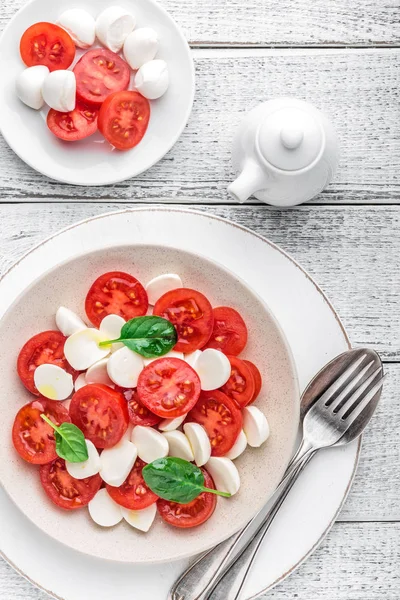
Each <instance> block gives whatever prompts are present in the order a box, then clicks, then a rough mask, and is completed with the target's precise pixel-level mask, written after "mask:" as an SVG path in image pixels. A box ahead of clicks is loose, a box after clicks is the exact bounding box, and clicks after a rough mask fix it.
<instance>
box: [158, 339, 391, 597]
mask: <svg viewBox="0 0 400 600" xmlns="http://www.w3.org/2000/svg"><path fill="white" fill-rule="evenodd" d="M336 364H337V365H340V370H339V366H336V373H335V369H334V368H332V365H336ZM343 365H345V368H344V367H343ZM377 365H378V366H377ZM343 369H344V370H343ZM325 373H329V374H330V377H328V388H327V389H326V386H325V388H323V389H325V390H326V391H323V392H321V385H322V383H323V382H324V381H325V383H326V379H327V377H326V376H325V378H324V375H325ZM378 377H379V378H378ZM383 380H384V377H382V364H381V361H380V358H379V356H378V355H377V354H376V353H375V352H374V351H372V350H352V351H350V352H347V353H344V354H343V355H341V356H340V357H337V358H336V359H335V360H334V361H332V362H331V363H329V365H327V366H326V367H325V368H324V369H323V370H322V371H321V372H320V373H319V374H318V375H317V376H316V377H315V378H314V379H313V381H312V382H311V383H310V384H309V386H308V387H307V389H306V391H305V392H304V394H303V397H302V402H303V404H304V399H307V403H308V405H307V408H306V412H305V414H304V420H303V440H302V443H301V444H300V447H299V450H298V451H297V452H296V454H295V456H294V457H293V460H292V461H291V463H290V464H289V467H288V469H287V471H286V473H285V476H284V479H283V480H282V482H281V485H280V486H279V488H280V493H279V494H278V496H277V497H276V499H275V501H274V503H273V505H272V506H271V507H270V506H269V505H266V506H265V507H264V508H263V509H262V510H261V511H260V513H259V514H258V515H257V516H256V517H255V518H254V519H253V520H252V521H250V523H249V524H248V525H247V526H246V527H245V528H244V529H243V530H242V531H240V532H239V533H238V534H236V535H235V536H233V537H232V538H230V539H229V540H228V541H227V542H223V543H222V544H219V545H218V546H217V547H216V548H214V549H213V550H210V551H209V552H208V553H206V554H205V555H203V556H202V557H201V558H200V559H198V560H197V561H196V562H195V563H194V564H193V565H192V566H191V567H189V569H188V570H187V571H186V572H185V573H184V574H183V575H182V576H181V578H180V579H179V580H178V581H177V582H176V583H175V585H174V586H173V588H172V589H171V591H170V595H169V599H170V600H206V599H207V598H212V600H236V599H237V598H238V597H239V595H240V593H241V590H242V589H243V585H244V582H245V580H246V578H247V575H248V573H249V570H250V568H251V565H252V564H253V561H254V559H255V556H256V554H257V552H258V550H259V548H260V546H261V542H262V540H263V538H264V536H265V534H266V532H267V530H268V528H269V526H270V525H271V523H272V520H273V518H274V517H275V515H276V513H277V512H278V509H279V507H280V506H281V504H282V502H283V500H284V499H285V497H286V495H287V494H288V492H289V490H290V488H291V487H292V485H293V484H294V482H295V480H296V479H297V477H298V476H299V474H300V473H301V471H302V470H303V468H304V467H305V465H306V464H307V463H308V462H309V460H310V459H311V458H312V456H313V455H314V454H315V452H317V451H318V450H319V449H322V448H326V447H330V446H334V445H342V444H343V443H349V442H350V441H352V440H353V439H355V438H356V437H358V436H359V435H360V434H361V433H362V431H363V429H364V428H365V426H366V424H367V423H368V422H369V420H370V418H371V416H372V413H373V410H371V405H373V401H374V400H376V398H377V395H378V394H379V392H380V390H381V388H382V385H383ZM318 382H320V383H319V388H320V389H318ZM321 382H322V383H321ZM310 390H312V394H313V397H311V398H310ZM376 403H377V402H376ZM376 403H375V405H376ZM373 408H375V406H374V407H373ZM243 553H244V559H243V560H241V559H240V557H241V555H242V554H243ZM232 565H233V568H232V576H230V575H231V573H229V572H228V573H227V571H228V570H229V569H230V568H231V567H232ZM225 573H227V575H226V576H224V575H225ZM222 578H223V579H222ZM221 580H222V581H221ZM219 582H221V583H219ZM213 590H215V592H214V593H212V594H211V592H213ZM210 594H211V596H210Z"/></svg>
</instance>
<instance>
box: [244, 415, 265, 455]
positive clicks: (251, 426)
mask: <svg viewBox="0 0 400 600" xmlns="http://www.w3.org/2000/svg"><path fill="white" fill-rule="evenodd" d="M243 430H244V432H245V434H246V438H247V442H248V444H249V446H251V447H252V448H259V447H260V446H261V445H262V444H263V443H264V442H265V441H267V439H268V438H269V425H268V421H267V417H266V416H265V415H264V413H262V412H261V410H260V409H259V408H257V407H256V406H246V407H245V408H244V409H243Z"/></svg>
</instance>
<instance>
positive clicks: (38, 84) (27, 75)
mask: <svg viewBox="0 0 400 600" xmlns="http://www.w3.org/2000/svg"><path fill="white" fill-rule="evenodd" d="M49 73H50V71H49V69H48V68H47V67H45V66H44V65H36V66H35V67H29V68H28V69H25V70H24V71H22V73H20V74H19V75H18V77H17V83H16V90H17V96H18V98H19V99H20V100H21V102H23V103H24V104H26V105H27V106H29V107H30V108H34V109H35V110H39V109H41V108H42V106H44V99H43V94H42V87H43V83H44V80H45V79H46V77H47V76H48V74H49Z"/></svg>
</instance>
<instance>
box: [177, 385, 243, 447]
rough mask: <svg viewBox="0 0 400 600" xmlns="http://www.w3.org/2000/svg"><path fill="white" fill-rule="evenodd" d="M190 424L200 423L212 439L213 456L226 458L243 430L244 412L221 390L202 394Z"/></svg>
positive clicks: (190, 417)
mask: <svg viewBox="0 0 400 600" xmlns="http://www.w3.org/2000/svg"><path fill="white" fill-rule="evenodd" d="M186 421H187V422H188V423H190V422H195V423H200V425H202V426H203V427H204V429H205V430H206V431H207V434H208V437H209V438H210V442H211V448H212V455H213V456H225V454H226V453H227V452H229V450H230V449H231V448H232V446H233V444H234V443H235V442H236V440H237V437H238V435H239V433H240V431H241V429H242V424H243V418H242V412H241V410H240V408H239V407H238V405H237V404H236V402H235V401H234V400H232V398H229V397H228V396H227V395H226V394H223V393H222V392H220V391H219V390H215V391H213V392H202V393H201V395H200V399H199V401H198V402H197V404H196V406H195V407H194V408H193V410H191V411H190V413H189V414H188V416H187V418H186Z"/></svg>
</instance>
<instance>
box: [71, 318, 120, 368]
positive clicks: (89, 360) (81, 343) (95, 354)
mask: <svg viewBox="0 0 400 600" xmlns="http://www.w3.org/2000/svg"><path fill="white" fill-rule="evenodd" d="M106 340H107V338H106V337H105V336H104V334H103V333H101V332H100V331H99V330H98V329H91V328H90V329H83V330H82V331H77V332H76V333H73V334H72V335H71V336H70V337H69V338H68V339H67V340H66V342H65V344H64V355H65V358H66V359H67V361H68V362H69V364H70V365H71V367H72V368H73V369H76V370H77V371H84V370H85V369H88V368H89V367H91V366H92V365H94V363H96V362H98V361H99V360H101V359H102V358H106V356H108V355H109V354H110V347H109V346H105V347H100V346H99V343H100V342H105V341H106Z"/></svg>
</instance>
